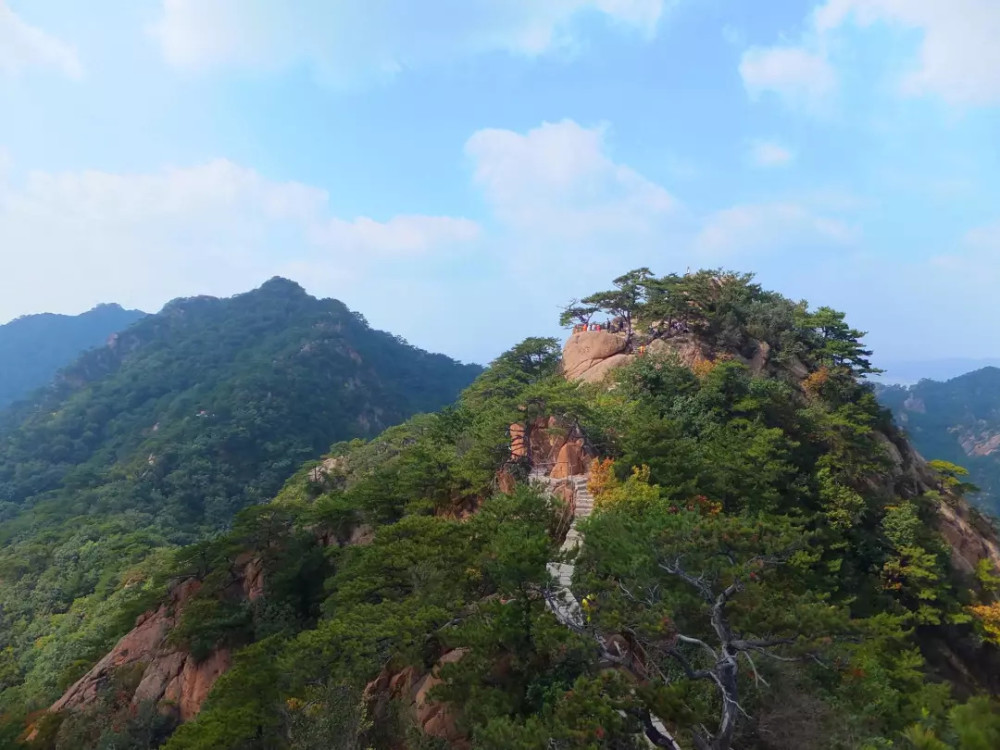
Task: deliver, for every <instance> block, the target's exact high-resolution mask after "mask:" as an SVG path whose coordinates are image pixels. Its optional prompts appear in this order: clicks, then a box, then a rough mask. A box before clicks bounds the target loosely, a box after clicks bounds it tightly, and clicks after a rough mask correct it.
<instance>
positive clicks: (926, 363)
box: [874, 357, 1000, 385]
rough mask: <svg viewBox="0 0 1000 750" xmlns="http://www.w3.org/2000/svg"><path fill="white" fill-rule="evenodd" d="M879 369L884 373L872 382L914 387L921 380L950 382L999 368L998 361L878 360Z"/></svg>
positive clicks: (958, 358) (963, 359)
mask: <svg viewBox="0 0 1000 750" xmlns="http://www.w3.org/2000/svg"><path fill="white" fill-rule="evenodd" d="M878 365H879V367H880V368H881V369H882V370H884V371H885V372H884V373H883V374H881V375H879V376H878V377H876V378H875V379H874V380H875V382H877V383H881V384H884V385H915V384H916V383H919V382H920V381H921V380H951V379H952V378H956V377H958V376H959V375H962V374H964V373H967V372H972V371H973V370H981V369H982V368H984V367H998V366H1000V359H997V358H991V359H968V358H960V357H955V358H950V359H923V360H910V361H906V360H880V361H879V363H878Z"/></svg>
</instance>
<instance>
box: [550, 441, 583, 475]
mask: <svg viewBox="0 0 1000 750" xmlns="http://www.w3.org/2000/svg"><path fill="white" fill-rule="evenodd" d="M586 471H587V455H586V452H585V451H584V449H583V441H582V440H574V441H573V442H571V443H566V444H565V445H563V447H562V448H561V449H560V450H559V455H558V456H556V462H555V465H554V466H553V467H552V471H551V472H550V473H549V476H550V477H552V478H553V479H565V478H566V477H570V476H573V475H574V474H585V473H586Z"/></svg>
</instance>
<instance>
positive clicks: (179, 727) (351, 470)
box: [4, 269, 1000, 750]
mask: <svg viewBox="0 0 1000 750" xmlns="http://www.w3.org/2000/svg"><path fill="white" fill-rule="evenodd" d="M595 314H598V315H600V319H604V318H605V316H608V317H611V318H613V319H615V327H614V330H612V331H608V330H588V329H587V328H586V323H587V321H588V319H589V318H590V317H592V316H594V315H595ZM574 318H576V319H574ZM565 322H567V323H568V324H570V325H573V324H576V325H577V326H578V327H579V326H581V325H583V326H584V328H583V330H582V331H580V330H578V331H577V332H574V333H573V334H572V335H571V336H570V337H569V340H568V341H567V342H566V344H565V346H564V347H562V350H561V351H560V347H559V344H558V342H557V341H556V340H554V339H544V338H536V339H528V340H526V341H524V342H522V343H521V344H519V345H517V346H516V347H514V348H513V349H511V350H510V351H508V352H506V353H505V354H503V355H501V356H500V357H499V358H498V359H497V360H496V361H494V362H493V363H492V364H491V366H490V367H489V369H487V370H486V372H484V373H483V374H482V375H480V376H479V377H478V378H477V379H476V381H475V382H474V383H473V384H472V385H471V386H469V387H468V388H467V389H466V390H465V391H464V392H463V393H462V394H461V396H460V397H459V398H458V400H457V402H455V403H454V404H453V405H452V406H450V407H447V408H445V409H443V410H441V411H439V412H437V413H435V414H424V415H420V416H417V417H414V418H411V419H410V420H408V421H406V422H405V423H403V424H402V425H398V426H395V427H392V428H390V429H388V430H386V431H385V432H383V433H382V434H381V435H379V436H377V437H375V438H374V439H372V440H369V441H353V442H351V443H344V444H340V445H337V446H334V447H333V449H332V450H331V451H330V452H329V453H328V454H327V455H325V456H324V457H323V458H322V459H321V460H316V461H309V462H306V463H305V464H303V465H302V466H301V467H300V469H299V470H298V471H297V472H296V474H295V475H294V476H293V477H292V478H291V479H289V481H288V482H287V483H286V484H285V486H284V487H283V488H282V489H281V491H280V492H278V493H277V495H276V496H275V497H274V499H273V500H272V501H271V502H270V503H264V504H259V505H254V506H252V507H250V508H247V509H245V510H244V511H242V512H241V513H240V514H239V515H238V517H237V519H236V521H235V522H234V523H233V525H232V527H231V528H230V529H229V530H227V531H226V532H225V533H224V534H221V535H219V536H217V537H214V538H212V539H209V540H206V541H204V542H202V543H199V544H196V545H192V546H189V547H186V548H184V549H182V550H180V551H178V552H177V553H175V554H172V555H164V556H162V557H159V558H157V559H156V560H148V561H146V562H145V563H144V564H143V565H137V566H135V567H133V568H131V569H129V570H128V571H126V572H125V573H124V574H121V575H119V576H117V577H113V576H109V577H108V579H107V586H108V588H109V590H113V592H114V593H112V594H111V595H109V598H108V602H107V606H108V607H112V606H114V607H117V609H118V613H119V615H120V616H119V619H118V620H117V621H116V622H117V623H118V624H119V626H120V627H121V631H120V632H121V634H122V637H121V638H120V639H119V640H118V641H117V642H116V643H114V645H112V646H111V647H110V648H109V649H108V650H106V651H105V652H103V653H102V654H101V653H95V654H94V655H93V656H92V659H91V661H90V662H89V663H87V664H81V672H80V674H81V676H80V677H79V679H78V680H76V681H75V682H73V683H72V684H69V685H67V686H66V690H65V692H64V693H63V695H62V697H60V698H59V699H58V700H57V701H56V702H54V703H53V704H52V705H51V706H50V707H49V710H48V711H45V712H42V713H39V714H36V715H33V716H25V715H23V714H22V715H21V716H20V717H17V719H19V720H20V721H17V719H13V720H12V723H11V724H10V726H11V727H16V728H17V729H18V730H20V729H21V728H22V727H25V726H27V731H26V733H25V734H24V735H22V737H23V738H24V739H25V742H26V744H28V745H29V746H30V747H31V748H34V749H35V750H39V749H41V748H44V749H45V750H49V749H50V748H51V749H53V750H63V749H67V750H68V748H80V749H83V750H86V749H87V748H96V747H128V748H133V747H136V748H138V747H143V748H146V747H159V746H163V747H165V748H166V750H208V749H209V748H212V749H213V750H236V749H237V748H240V749H242V748H282V749H288V750H306V749H311V748H317V749H318V748H343V749H346V748H455V749H457V750H460V749H462V748H477V749H482V750H508V749H509V748H521V749H530V750H535V749H537V750H545V749H546V748H567V749H574V750H576V749H579V750H583V749H584V748H600V749H604V748H606V749H608V750H610V749H612V748H615V749H622V750H624V749H626V748H628V749H631V748H643V747H648V746H649V744H648V742H652V743H653V744H654V745H655V746H657V747H661V748H670V749H671V750H680V749H681V748H683V749H684V750H688V749H689V748H691V749H694V750H730V748H733V747H739V748H741V749H743V750H801V749H803V748H810V749H811V750H812V749H817V750H823V749H829V750H834V749H838V750H839V749H844V748H883V747H884V748H888V747H909V748H918V747H919V748H938V749H940V748H955V749H956V750H959V749H960V748H978V747H982V748H986V747H997V746H998V744H997V738H998V736H1000V713H998V709H997V705H996V704H995V703H993V702H992V701H991V699H990V696H991V695H992V694H995V693H996V692H997V690H998V689H1000V682H998V680H997V674H1000V670H998V666H1000V660H998V653H997V650H996V643H997V642H998V641H1000V627H998V624H1000V614H998V610H1000V608H998V607H997V605H996V594H997V591H998V584H1000V575H998V574H1000V568H998V564H1000V546H998V543H997V538H996V535H995V534H994V532H993V530H992V529H991V527H990V526H989V524H988V523H987V522H986V521H985V519H983V518H982V517H981V516H979V515H978V514H977V512H976V511H975V510H974V509H973V508H971V507H970V506H969V505H968V503H967V502H966V500H965V499H964V497H963V496H962V490H963V487H962V485H961V483H956V482H952V481H950V480H951V479H953V478H954V477H953V476H951V475H950V474H948V473H947V472H944V473H942V472H940V471H937V470H935V469H934V468H933V467H931V466H929V465H927V464H926V463H925V462H924V461H923V460H922V459H921V458H920V457H919V456H918V455H917V454H916V452H915V451H914V450H913V449H912V447H911V446H910V445H909V443H908V442H907V440H906V438H905V436H904V435H903V433H902V432H901V431H900V430H899V429H898V428H897V427H896V425H895V424H894V423H893V421H892V419H891V415H890V414H889V413H888V412H887V411H886V410H885V409H883V408H881V407H880V406H879V404H878V403H877V402H876V400H875V398H874V394H873V392H872V388H871V387H870V386H868V385H866V384H865V383H864V382H863V378H864V377H865V376H866V375H867V374H869V373H870V371H871V365H870V364H869V360H868V355H869V353H868V351H867V350H866V349H865V348H864V346H863V344H862V343H861V341H860V336H861V334H860V333H859V332H858V331H855V330H854V329H852V328H850V326H849V325H847V323H846V322H845V320H844V316H843V315H842V314H840V313H837V312H836V311H833V310H830V309H828V308H819V309H818V310H814V311H810V310H809V309H808V308H807V307H806V306H805V304H804V303H796V302H792V301H791V300H788V299H786V298H784V297H782V296H781V295H778V294H775V293H773V292H768V291H766V290H763V289H761V288H760V287H759V286H757V285H756V284H754V283H753V281H752V279H751V278H750V277H748V276H743V275H736V274H722V273H719V272H699V273H696V274H690V275H685V276H683V277H679V276H666V277H662V278H656V277H653V275H652V274H651V273H650V272H649V271H648V270H646V269H640V270H638V271H635V272H631V273H629V274H626V275H624V276H622V277H620V278H618V279H616V280H615V282H614V288H613V289H611V290H609V291H606V292H598V293H596V294H594V295H591V296H590V297H587V298H585V299H584V300H583V301H582V302H581V303H574V306H572V307H571V308H569V309H568V310H567V316H566V318H565ZM29 559H30V558H29ZM132 592H136V593H132ZM129 617H134V618H135V619H134V623H133V624H132V626H131V628H129V626H127V625H125V624H124V623H125V622H126V620H127V619H128V618H129ZM112 630H113V629H112V628H110V627H109V628H108V629H107V631H108V633H110V632H111V631H112ZM21 658H22V662H18V663H23V661H24V660H27V661H28V663H32V660H35V662H34V663H37V660H38V659H39V658H40V657H38V656H37V655H35V654H32V655H30V656H24V657H21ZM38 669H41V667H38ZM18 691H20V692H18ZM4 695H5V698H6V696H7V695H14V696H23V695H25V693H24V688H12V689H10V690H8V693H5V694H4ZM8 705H10V704H9V703H8ZM11 731H13V729H12V730H11ZM643 735H645V736H643Z"/></svg>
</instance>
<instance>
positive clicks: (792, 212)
mask: <svg viewBox="0 0 1000 750" xmlns="http://www.w3.org/2000/svg"><path fill="white" fill-rule="evenodd" d="M856 237H857V231H856V230H855V229H854V228H853V227H851V226H850V225H848V224H847V223H845V222H844V221H843V220H842V219H839V218H834V217H831V216H826V215H824V214H821V213H819V212H817V211H815V210H813V209H811V208H809V207H807V206H805V205H802V204H799V203H792V202H773V203H757V204H747V205H740V206H733V207H732V208H727V209H723V210H722V211H717V212H716V213H714V214H712V215H711V216H709V217H708V218H707V220H706V221H705V222H704V225H703V227H702V229H701V231H700V232H699V233H698V236H697V237H696V238H695V241H694V248H695V250H696V251H697V252H698V253H699V254H700V255H702V256H707V257H710V258H722V257H731V256H736V255H740V256H747V255H751V254H756V253H760V252H769V251H778V250H787V249H789V248H790V247H794V246H798V247H799V248H800V249H802V250H810V249H814V248H818V247H830V246H843V245H845V244H849V243H851V242H852V241H853V240H854V239H855V238H856Z"/></svg>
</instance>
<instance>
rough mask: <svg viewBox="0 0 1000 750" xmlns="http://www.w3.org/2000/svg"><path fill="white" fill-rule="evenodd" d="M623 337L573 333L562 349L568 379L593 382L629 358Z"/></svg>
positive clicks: (594, 333) (605, 333) (603, 332)
mask: <svg viewBox="0 0 1000 750" xmlns="http://www.w3.org/2000/svg"><path fill="white" fill-rule="evenodd" d="M627 344H628V341H627V339H626V337H625V335H624V334H619V333H610V332H608V331H584V332H581V333H574V334H573V335H572V336H570V337H569V339H568V340H567V341H566V346H565V347H563V373H564V374H565V375H566V377H567V378H568V379H569V380H582V381H586V382H590V383H596V382H598V381H600V380H603V379H604V377H605V376H606V375H607V374H608V372H610V371H611V370H612V369H613V368H614V367H617V366H620V365H622V364H625V363H626V362H628V361H630V360H631V359H632V355H630V354H627V353H626V351H625V349H626V347H627Z"/></svg>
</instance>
